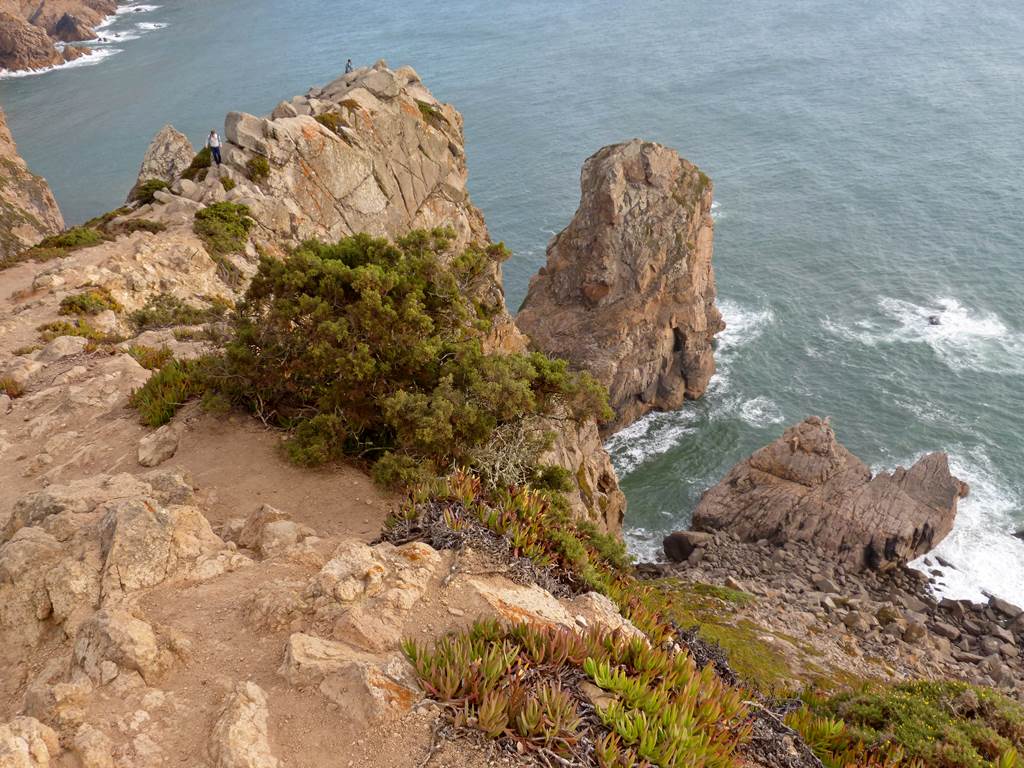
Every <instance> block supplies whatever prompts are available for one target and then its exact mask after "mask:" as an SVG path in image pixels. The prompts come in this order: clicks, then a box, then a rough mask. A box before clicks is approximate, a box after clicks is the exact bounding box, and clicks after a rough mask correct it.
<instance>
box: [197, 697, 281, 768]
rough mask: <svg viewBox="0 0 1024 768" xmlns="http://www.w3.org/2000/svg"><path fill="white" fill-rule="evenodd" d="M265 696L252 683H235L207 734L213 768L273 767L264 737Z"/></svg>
mask: <svg viewBox="0 0 1024 768" xmlns="http://www.w3.org/2000/svg"><path fill="white" fill-rule="evenodd" d="M268 719H269V713H268V711H267V695H266V694H265V693H264V692H263V689H262V688H260V687H259V686H258V685H256V683H252V682H244V683H238V684H237V685H236V686H235V688H234V690H233V691H232V692H231V693H230V694H229V695H228V697H227V699H226V700H225V702H224V706H223V708H222V709H221V712H220V716H219V717H218V718H217V722H216V723H215V724H214V726H213V732H212V733H211V734H210V741H209V750H210V756H211V757H212V758H213V761H214V765H215V766H216V768H277V767H278V764H279V763H278V760H277V758H276V757H274V755H273V753H272V752H271V751H270V738H269V736H268V734H267V721H268Z"/></svg>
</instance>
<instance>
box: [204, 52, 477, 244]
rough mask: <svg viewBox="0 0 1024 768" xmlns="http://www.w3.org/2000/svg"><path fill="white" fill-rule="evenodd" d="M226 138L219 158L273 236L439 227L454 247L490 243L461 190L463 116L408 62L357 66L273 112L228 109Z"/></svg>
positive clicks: (294, 238)
mask: <svg viewBox="0 0 1024 768" xmlns="http://www.w3.org/2000/svg"><path fill="white" fill-rule="evenodd" d="M224 138H225V139H226V141H225V145H224V149H223V155H224V160H225V164H226V165H227V166H228V168H230V169H232V170H233V171H235V172H237V173H238V174H239V175H240V176H241V177H242V178H248V179H249V180H250V182H252V184H251V186H252V188H251V189H249V190H246V194H247V199H245V200H244V201H243V202H245V203H247V204H248V205H249V206H250V207H251V208H252V209H253V211H254V213H255V218H256V219H257V220H258V221H260V222H261V224H263V226H265V227H267V228H268V229H269V230H271V231H272V232H273V235H274V236H275V237H276V238H277V239H279V240H284V241H288V242H301V241H302V240H306V239H308V238H311V237H318V238H323V239H327V240H337V239H338V238H340V237H343V236H345V235H351V234H354V233H357V232H368V233H370V234H372V235H377V236H387V237H392V238H394V237H398V236H401V235H403V234H405V233H407V232H408V231H409V230H410V229H416V228H431V227H437V226H448V227H452V228H453V229H454V230H455V231H456V233H457V234H458V241H459V243H460V244H465V243H467V242H470V241H477V242H484V241H486V240H487V229H486V227H485V225H484V220H483V216H482V215H481V213H480V211H479V210H477V208H476V207H475V206H474V205H473V204H472V203H471V202H470V200H469V195H468V193H467V192H466V177H467V171H466V157H465V150H464V148H463V144H464V140H463V136H462V116H461V115H460V114H459V113H458V112H457V111H456V110H455V109H454V108H452V107H451V106H449V105H447V104H441V103H440V102H439V101H438V100H437V99H436V98H434V96H433V95H432V94H431V93H430V91H428V90H427V89H426V87H424V85H423V84H422V83H421V82H420V79H419V76H418V75H417V74H416V72H415V71H413V69H412V68H410V67H402V68H400V69H398V70H396V71H392V70H390V69H388V68H387V66H386V65H384V63H383V62H379V63H378V64H377V65H375V66H374V67H373V68H372V69H359V70H356V71H355V72H352V73H350V74H348V75H345V76H343V77H341V78H338V79H337V80H335V81H334V82H332V83H330V84H328V85H326V86H324V87H323V88H315V89H313V90H311V91H310V92H309V93H308V94H307V95H305V96H297V97H295V98H294V99H292V100H291V101H287V102H282V103H281V104H280V105H278V107H277V108H276V109H275V110H274V112H273V114H272V115H271V116H270V117H265V118H261V117H254V116H253V115H248V114H244V113H239V112H232V113H229V114H228V116H227V119H226V121H225V130H224ZM261 161H265V162H267V165H268V168H267V172H266V175H265V176H264V175H262V174H260V173H259V172H258V171H257V172H254V170H253V163H254V162H256V163H260V162H261Z"/></svg>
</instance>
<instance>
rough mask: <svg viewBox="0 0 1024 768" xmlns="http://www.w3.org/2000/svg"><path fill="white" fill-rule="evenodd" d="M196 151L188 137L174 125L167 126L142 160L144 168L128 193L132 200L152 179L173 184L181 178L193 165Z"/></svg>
mask: <svg viewBox="0 0 1024 768" xmlns="http://www.w3.org/2000/svg"><path fill="white" fill-rule="evenodd" d="M195 154H196V151H195V150H194V149H193V148H192V142H190V141H189V140H188V136H186V135H185V134H183V133H182V132H181V131H178V130H176V129H175V127H174V126H173V125H170V124H168V125H165V126H164V127H163V128H161V129H160V130H159V131H157V134H156V136H154V137H153V140H152V141H151V142H150V143H149V148H148V149H147V150H146V154H145V155H144V156H143V158H142V166H141V167H140V168H139V175H138V178H137V179H136V181H135V186H134V187H133V188H132V192H129V193H128V199H129V200H131V199H132V196H133V193H134V191H135V189H137V188H138V187H139V185H141V184H142V183H143V182H145V181H149V180H150V179H158V180H160V181H164V182H167V184H171V183H172V182H173V181H174V180H175V179H177V178H178V177H180V176H181V174H182V172H183V171H184V170H185V169H186V168H188V167H189V165H191V163H192V158H194V157H195Z"/></svg>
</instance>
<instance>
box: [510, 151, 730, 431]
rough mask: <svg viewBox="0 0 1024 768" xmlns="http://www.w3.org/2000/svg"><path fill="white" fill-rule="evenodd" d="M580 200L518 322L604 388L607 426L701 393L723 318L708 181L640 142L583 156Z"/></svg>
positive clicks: (668, 153)
mask: <svg viewBox="0 0 1024 768" xmlns="http://www.w3.org/2000/svg"><path fill="white" fill-rule="evenodd" d="M581 188H582V196H581V199H580V206H579V210H577V212H576V215H575V217H574V218H573V220H572V222H570V224H569V226H568V227H566V228H565V229H564V230H563V231H562V232H561V233H559V234H558V235H557V236H556V237H555V238H554V240H552V241H551V244H550V245H549V246H548V260H547V265H546V266H545V267H543V268H542V269H541V270H540V272H539V273H538V274H537V275H535V276H534V278H533V279H532V280H531V281H530V289H529V292H528V294H527V296H526V300H525V301H524V302H523V306H522V309H521V310H520V312H519V314H518V315H517V316H516V324H517V325H518V326H519V328H520V329H521V330H522V331H524V332H525V333H526V334H527V335H528V336H529V337H530V339H531V340H532V342H533V343H534V344H535V345H536V346H537V347H539V348H540V349H542V350H544V351H545V352H547V353H549V354H551V355H555V356H557V357H562V358H565V359H567V360H569V361H570V362H571V363H573V364H574V365H575V366H577V367H579V368H583V369H586V370H588V371H590V372H591V373H592V374H593V375H594V376H595V377H596V378H597V379H598V380H599V381H601V383H603V384H604V385H605V386H607V387H608V390H609V392H610V395H611V406H612V408H613V409H614V410H615V413H616V419H615V421H614V422H613V423H612V424H610V425H607V426H606V431H608V432H614V431H615V430H617V429H620V428H622V427H624V426H626V425H628V424H630V423H631V422H633V421H635V420H636V419H638V418H640V417H641V416H643V415H644V414H645V413H647V412H648V411H652V410H672V409H676V408H679V407H680V406H681V405H682V404H683V401H684V400H685V399H686V398H696V397H699V396H700V395H701V394H703V392H704V390H705V388H706V387H707V384H708V381H709V380H710V378H711V375H712V374H713V373H714V370H715V364H714V358H713V356H712V350H711V341H712V338H713V337H714V335H715V334H716V333H717V332H718V331H720V330H722V328H723V327H724V326H723V323H722V319H721V315H720V314H719V312H718V309H717V308H716V307H715V276H714V272H713V270H712V267H711V252H712V238H713V234H714V226H713V223H712V219H711V194H712V187H711V182H710V181H709V180H708V177H707V176H705V175H704V174H703V173H701V171H700V170H698V169H697V167H696V166H695V165H693V164H692V163H689V162H687V161H686V160H684V159H682V158H681V157H679V155H678V154H677V153H676V152H675V151H674V150H671V149H669V148H667V147H663V146H661V145H659V144H653V143H650V142H643V141H639V140H634V141H630V142H627V143H624V144H616V145H613V146H610V147H605V148H604V149H602V150H601V151H599V152H598V153H597V154H595V155H593V156H592V157H590V158H589V159H588V160H587V161H586V163H584V165H583V174H582V181H581Z"/></svg>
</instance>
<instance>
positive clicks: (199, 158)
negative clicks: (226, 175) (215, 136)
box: [181, 147, 213, 181]
mask: <svg viewBox="0 0 1024 768" xmlns="http://www.w3.org/2000/svg"><path fill="white" fill-rule="evenodd" d="M212 162H213V154H212V153H211V152H210V148H209V147H203V148H202V149H201V150H199V152H197V153H196V156H195V157H193V158H192V162H191V163H190V164H189V166H188V168H186V169H185V170H184V171H182V174H181V178H183V179H188V180H189V181H202V180H203V179H205V178H206V170H207V168H209V167H210V164H211V163H212Z"/></svg>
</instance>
